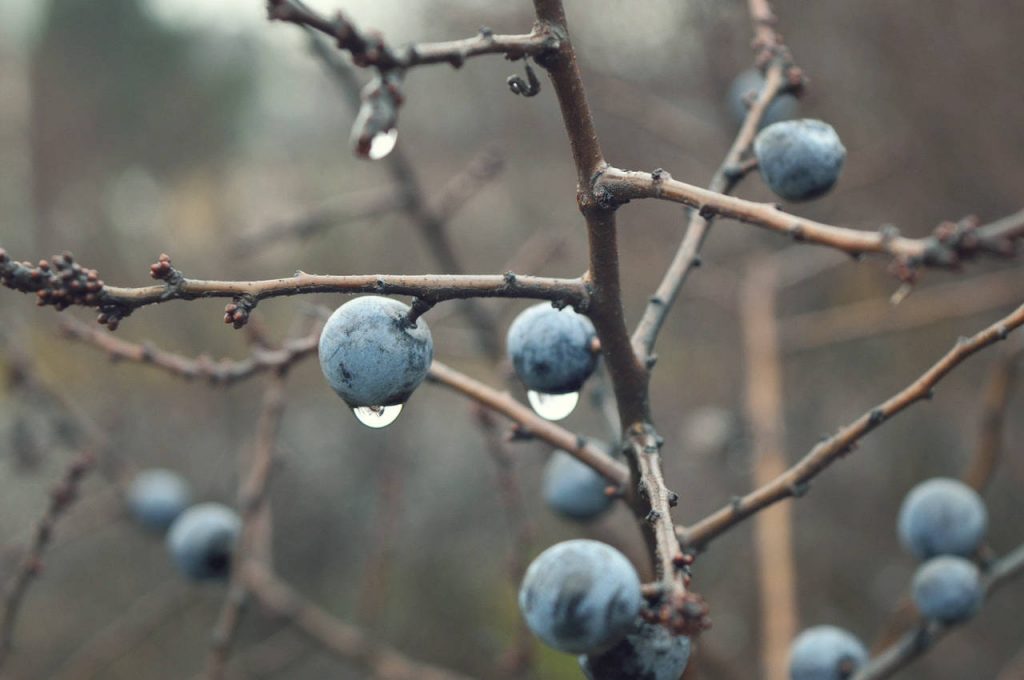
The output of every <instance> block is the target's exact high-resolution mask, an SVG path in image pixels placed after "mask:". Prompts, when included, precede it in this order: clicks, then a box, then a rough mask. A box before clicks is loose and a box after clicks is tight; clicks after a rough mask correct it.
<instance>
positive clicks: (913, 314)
mask: <svg viewBox="0 0 1024 680" xmlns="http://www.w3.org/2000/svg"><path fill="white" fill-rule="evenodd" d="M1022 284H1024V276H1022V275H1021V271H1020V269H1019V268H1014V269H1006V270H1003V271H997V272H991V273H988V274H982V275H979V276H976V277H972V278H969V279H965V280H962V281H953V282H951V283H943V284H939V285H936V286H927V287H923V288H917V289H916V290H915V291H914V294H913V295H911V296H910V297H909V298H908V299H907V300H906V301H905V302H902V303H900V305H899V306H897V307H893V305H892V302H891V301H890V299H889V297H888V296H886V297H885V298H883V299H878V298H873V299H869V300H862V301H859V302H853V303H850V304H845V305H837V306H834V307H830V308H828V309H824V310H821V311H813V312H803V313H801V314H795V315H793V316H789V317H785V318H783V319H782V320H781V324H782V328H781V332H782V344H783V348H784V350H785V351H786V353H787V354H793V353H796V352H805V351H808V350H814V349H819V348H823V347H832V346H834V345H836V344H838V343H841V342H849V341H852V340H859V339H861V338H866V337H875V336H878V335H883V334H885V333H893V332H897V331H906V330H910V329H913V328H918V327H920V326H926V325H929V324H933V323H938V322H940V321H945V320H948V319H953V318H957V317H964V316H972V315H974V314H981V313H983V312H987V311H990V310H993V309H999V308H1000V307H1009V306H1010V305H1014V304H1017V303H1018V302H1019V301H1020V291H1021V286H1022Z"/></svg>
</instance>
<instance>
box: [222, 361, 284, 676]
mask: <svg viewBox="0 0 1024 680" xmlns="http://www.w3.org/2000/svg"><path fill="white" fill-rule="evenodd" d="M286 373H287V368H286V367H283V368H278V369H277V370H275V371H274V372H273V373H272V374H271V375H270V377H269V379H268V382H267V386H266V388H265V389H264V392H263V406H262V409H261V412H260V419H259V422H258V424H257V427H256V440H255V443H254V444H253V445H252V448H251V450H250V449H249V447H248V446H247V447H246V451H247V452H248V455H245V454H243V455H242V456H241V460H240V463H241V465H240V467H241V468H242V469H241V482H240V483H239V487H238V502H239V506H240V507H241V514H242V529H241V534H240V538H239V541H238V544H237V546H236V548H235V554H234V555H233V556H232V563H233V564H232V569H231V577H230V579H229V582H228V592H227V595H226V596H225V598H224V604H223V606H222V607H221V611H220V615H219V616H218V618H217V624H216V626H215V627H214V630H213V640H212V644H211V645H210V652H209V654H208V655H207V659H206V675H207V678H209V679H210V680H218V679H219V678H222V677H223V676H224V672H225V668H226V665H227V660H228V655H229V654H230V652H231V644H232V641H233V639H234V637H235V634H236V632H237V630H238V626H239V624H240V623H241V618H242V614H243V607H244V605H245V601H246V598H247V596H248V593H247V589H246V585H245V578H244V576H243V573H242V571H243V564H244V563H245V562H256V563H259V564H263V565H265V566H266V567H267V568H268V569H270V568H273V566H272V565H273V559H272V555H271V535H272V531H273V529H272V520H271V514H270V503H269V501H268V499H267V491H268V486H269V482H270V473H271V470H272V469H273V465H274V452H275V450H276V449H277V438H278V432H279V431H280V427H281V420H282V417H283V415H284V408H285V404H286V393H285V376H286Z"/></svg>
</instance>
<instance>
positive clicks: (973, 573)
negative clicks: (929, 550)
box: [911, 555, 984, 623]
mask: <svg viewBox="0 0 1024 680" xmlns="http://www.w3.org/2000/svg"><path fill="white" fill-rule="evenodd" d="M911 593H912V595H913V598H914V604H915V605H917V609H918V611H920V612H921V614H922V615H923V616H925V617H927V618H929V619H938V620H939V621H943V622H945V623H955V622H957V621H963V620H965V619H969V618H970V617H971V616H973V615H974V612H976V611H977V610H978V607H980V606H981V600H982V598H983V597H984V592H983V591H982V587H981V579H980V575H979V573H978V567H976V566H975V565H974V563H973V562H971V561H970V560H966V559H964V558H963V557H955V556H952V555H943V556H941V557H934V558H932V559H930V560H928V561H927V562H925V563H924V564H922V565H921V566H920V567H918V569H917V573H916V574H914V582H913V585H912V586H911Z"/></svg>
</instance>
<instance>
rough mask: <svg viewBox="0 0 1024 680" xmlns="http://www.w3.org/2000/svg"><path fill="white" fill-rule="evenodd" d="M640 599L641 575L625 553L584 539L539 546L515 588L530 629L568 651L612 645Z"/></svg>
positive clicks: (631, 619) (630, 620)
mask: <svg viewBox="0 0 1024 680" xmlns="http://www.w3.org/2000/svg"><path fill="white" fill-rule="evenodd" d="M640 603H641V596H640V578H639V577H638V576H637V573H636V570H635V569H634V568H633V565H632V564H630V562H629V560H628V559H626V556H625V555H623V554H622V553H620V552H619V551H618V550H616V549H615V548H613V547H611V546H610V545H606V544H604V543H601V542H599V541H591V540H586V539H576V540H572V541H565V542H563V543H558V544H556V545H553V546H551V547H550V548H548V549H547V550H545V551H544V552H542V553H541V554H540V555H539V556H537V558H536V559H535V560H534V561H533V562H532V563H531V564H530V567H529V568H528V569H527V570H526V575H525V576H524V577H523V583H522V586H521V587H520V588H519V609H520V611H521V612H522V614H523V618H524V619H525V620H526V624H527V625H528V626H529V627H530V630H532V631H533V632H534V633H535V634H536V635H537V637H539V638H540V639H541V640H543V641H544V642H546V643H547V644H549V645H550V646H552V647H554V648H555V649H558V650H561V651H563V652H568V653H570V654H597V653H600V652H603V651H605V650H607V649H609V648H610V647H612V646H614V645H615V644H616V643H618V642H619V641H620V640H622V638H623V637H625V635H626V633H628V632H629V631H630V630H631V629H632V627H633V623H634V621H635V620H636V617H637V613H638V612H639V611H640Z"/></svg>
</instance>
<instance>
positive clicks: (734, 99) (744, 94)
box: [726, 68, 800, 129]
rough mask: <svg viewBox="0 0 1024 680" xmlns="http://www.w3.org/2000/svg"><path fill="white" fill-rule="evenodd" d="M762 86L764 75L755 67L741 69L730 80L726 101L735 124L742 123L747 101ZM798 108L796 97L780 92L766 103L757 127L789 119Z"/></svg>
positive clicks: (751, 98) (798, 103) (747, 108)
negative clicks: (733, 78) (766, 106)
mask: <svg viewBox="0 0 1024 680" xmlns="http://www.w3.org/2000/svg"><path fill="white" fill-rule="evenodd" d="M762 87H764V76H763V75H761V72H760V71H759V70H757V69H756V68H752V69H747V70H746V71H743V72H742V73H740V74H739V75H738V76H736V78H735V80H733V81H732V85H731V86H729V94H728V95H727V97H726V102H727V104H728V106H729V113H730V114H731V115H732V117H733V119H735V121H736V124H737V125H740V124H742V123H743V121H744V119H745V118H746V117H747V111H749V110H750V107H749V106H747V102H748V101H751V102H752V101H753V99H754V98H755V97H757V94H758V92H760V91H761V88H762ZM748 97H749V99H748ZM799 109H800V102H799V101H798V100H797V98H796V97H794V96H793V95H791V94H788V93H787V94H780V95H778V96H776V97H775V99H773V100H772V102H771V103H770V104H768V108H766V109H765V111H764V116H763V117H762V118H761V124H760V125H759V126H758V129H761V128H763V127H767V126H768V125H771V124H772V123H778V122H779V121H781V120H789V119H790V118H793V117H794V116H796V115H797V112H798V111H799Z"/></svg>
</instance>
